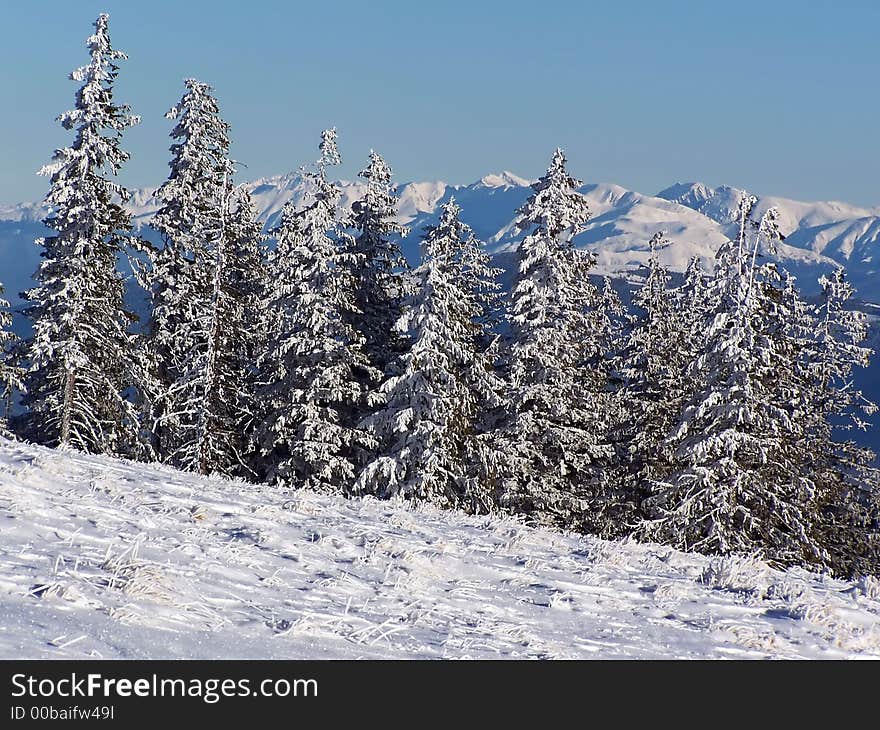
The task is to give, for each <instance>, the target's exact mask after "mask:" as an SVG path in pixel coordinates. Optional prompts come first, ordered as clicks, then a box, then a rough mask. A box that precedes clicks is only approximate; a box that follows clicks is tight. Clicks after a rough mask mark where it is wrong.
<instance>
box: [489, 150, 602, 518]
mask: <svg viewBox="0 0 880 730" xmlns="http://www.w3.org/2000/svg"><path fill="white" fill-rule="evenodd" d="M565 165H566V160H565V155H564V154H563V152H562V150H559V149H557V150H556V152H555V153H554V155H553V159H552V161H551V163H550V166H549V168H548V170H547V172H546V174H545V175H544V176H543V177H542V178H541V179H540V180H538V181H537V182H536V183H534V184H533V185H532V189H533V191H534V192H533V194H532V196H531V197H530V198H529V199H528V200H527V201H526V203H525V204H524V205H523V207H522V208H521V209H520V210H519V218H518V220H517V226H518V227H519V229H520V230H528V231H529V233H528V235H527V236H526V237H525V238H524V239H523V240H522V242H521V243H520V246H519V250H518V253H519V269H518V272H517V277H516V280H515V284H514V287H513V291H512V293H511V295H510V306H509V321H510V327H511V346H510V351H509V353H508V354H507V358H508V360H509V369H510V374H509V378H510V389H511V392H510V403H511V405H510V407H511V411H512V412H511V418H510V421H509V423H508V425H507V427H506V429H505V430H506V434H505V435H504V437H503V438H504V440H505V441H506V442H507V443H508V444H509V446H508V448H507V451H508V455H509V460H508V461H509V463H508V465H507V475H506V477H505V479H504V483H503V485H502V488H501V504H502V506H503V507H505V508H506V509H509V510H511V511H514V512H520V513H525V514H528V515H530V516H531V518H532V519H535V520H537V521H540V522H545V523H551V524H556V525H562V526H565V527H569V528H572V529H583V530H590V531H595V530H598V529H599V527H598V526H597V525H595V524H593V523H592V516H593V514H594V512H595V510H594V507H595V503H596V499H597V497H598V495H600V493H601V492H602V490H603V489H604V488H605V485H604V484H603V481H602V470H601V468H600V467H601V465H602V464H603V463H605V462H606V460H607V459H609V458H610V456H611V448H610V446H609V444H608V443H607V441H606V433H607V430H608V427H609V422H610V420H611V413H610V410H609V406H608V402H607V393H606V392H604V391H605V383H603V382H602V380H603V375H602V373H601V372H598V371H597V370H596V365H597V364H598V363H599V362H600V361H602V360H604V358H605V356H606V355H607V353H604V352H602V351H601V344H600V343H602V342H605V341H607V339H608V335H607V332H605V331H602V322H603V321H606V320H607V315H608V306H607V305H606V303H605V302H604V301H603V297H602V293H601V292H600V291H599V290H598V289H597V287H596V286H595V285H594V284H593V283H591V281H590V279H589V271H590V269H591V267H592V266H593V265H594V262H595V257H594V256H592V255H591V254H588V253H584V252H582V251H579V250H578V249H576V248H574V245H573V238H574V236H575V235H576V234H577V233H578V232H580V231H581V230H582V228H583V226H584V224H585V223H586V221H587V220H588V218H589V216H590V212H589V207H588V205H587V202H586V200H585V199H584V197H583V196H582V195H581V194H580V193H578V190H577V189H578V187H579V185H580V182H579V181H577V180H575V179H573V178H572V177H570V176H569V174H568V172H567V171H566V166H565Z"/></svg>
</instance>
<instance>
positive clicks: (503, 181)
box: [475, 170, 532, 188]
mask: <svg viewBox="0 0 880 730" xmlns="http://www.w3.org/2000/svg"><path fill="white" fill-rule="evenodd" d="M531 184H532V181H531V180H527V179H526V178H524V177H520V176H519V175H515V174H514V173H512V172H510V171H508V170H502V171H501V172H493V173H489V174H488V175H484V176H483V177H481V178H480V179H479V180H478V181H477V183H475V185H477V186H480V187H484V188H524V187H528V186H529V185H531Z"/></svg>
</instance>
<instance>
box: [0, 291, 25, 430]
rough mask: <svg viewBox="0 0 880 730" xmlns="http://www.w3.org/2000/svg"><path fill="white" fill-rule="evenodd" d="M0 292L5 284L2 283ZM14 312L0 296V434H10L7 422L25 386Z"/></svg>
mask: <svg viewBox="0 0 880 730" xmlns="http://www.w3.org/2000/svg"><path fill="white" fill-rule="evenodd" d="M0 294H3V285H2V284H0ZM11 327H12V314H11V312H10V310H9V302H7V301H6V300H5V299H3V298H2V297H0V400H2V410H0V434H5V435H6V434H8V433H9V432H8V430H7V423H8V420H9V415H10V411H11V408H12V399H13V397H14V396H15V393H16V391H20V390H21V389H22V387H23V383H22V379H21V378H22V372H21V367H20V366H19V363H18V358H19V354H20V353H19V345H20V341H19V339H18V338H17V337H16V336H15V333H14V332H13V331H12V329H11Z"/></svg>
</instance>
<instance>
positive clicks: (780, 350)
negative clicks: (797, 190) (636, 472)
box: [644, 197, 830, 567]
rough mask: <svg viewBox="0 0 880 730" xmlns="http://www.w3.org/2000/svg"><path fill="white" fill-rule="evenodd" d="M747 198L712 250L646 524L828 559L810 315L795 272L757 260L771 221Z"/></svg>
mask: <svg viewBox="0 0 880 730" xmlns="http://www.w3.org/2000/svg"><path fill="white" fill-rule="evenodd" d="M754 202H755V201H754V198H751V197H744V198H743V200H742V201H741V204H740V207H739V213H738V215H739V234H738V236H737V238H736V239H735V240H731V241H729V242H728V243H727V244H725V245H724V246H722V248H721V249H720V250H719V252H718V256H717V261H716V270H715V274H714V276H713V278H712V280H711V282H710V285H709V289H708V292H707V299H708V302H709V305H710V306H709V309H708V315H709V317H708V320H707V329H706V345H705V347H704V348H703V350H702V352H701V353H700V355H699V356H698V358H697V359H696V360H695V362H694V364H693V366H692V368H691V369H690V372H689V377H691V378H693V379H694V380H695V381H696V383H697V384H698V388H697V389H696V392H695V395H694V396H693V397H692V398H691V399H690V401H689V403H688V404H687V405H686V408H685V409H684V412H683V414H682V416H681V417H680V419H679V421H678V423H677V424H676V425H675V427H674V428H673V430H672V433H671V436H670V439H669V447H670V448H671V449H672V451H673V467H672V469H671V471H670V473H669V474H668V476H667V477H665V478H663V479H659V480H657V482H656V483H655V484H654V489H653V494H652V496H651V497H650V498H649V499H648V500H647V501H646V504H647V507H648V509H649V511H650V512H651V513H652V517H653V519H652V520H651V521H649V522H648V523H646V525H645V530H644V531H645V534H647V535H648V536H649V537H651V538H653V539H657V540H660V541H663V542H666V543H668V544H670V545H673V546H674V547H678V548H683V549H694V550H700V551H704V552H713V553H731V552H748V553H755V554H759V555H760V556H762V557H763V558H765V559H767V560H769V561H771V562H774V563H776V564H780V565H791V564H804V563H807V564H815V565H820V566H826V567H830V553H829V550H828V545H827V541H826V540H825V539H824V538H823V535H822V529H821V519H820V514H821V509H822V502H823V501H824V500H825V499H826V498H827V495H828V492H827V486H826V485H823V484H822V483H821V479H819V478H817V476H818V474H817V472H816V470H815V463H814V461H813V458H814V452H815V450H816V447H817V442H816V441H815V438H816V437H817V435H818V434H817V430H816V429H817V426H818V425H819V424H820V422H821V421H822V419H823V416H818V417H817V414H816V413H815V412H814V411H815V409H816V408H817V406H818V404H820V403H821V402H822V400H823V397H824V396H823V394H822V387H821V386H820V387H817V386H818V383H815V382H813V383H811V382H810V377H809V371H810V369H811V368H812V367H813V366H812V365H811V364H810V359H811V356H810V351H809V349H808V348H807V347H806V345H807V344H808V342H809V340H810V339H811V338H813V337H814V336H815V335H814V334H813V331H814V329H815V327H814V325H815V323H814V322H813V321H812V320H811V316H812V315H811V313H810V311H809V308H808V307H807V305H806V304H805V303H804V302H803V301H802V300H801V299H800V297H799V295H798V293H797V290H796V289H795V287H794V283H793V279H792V278H791V277H790V276H788V275H787V274H786V273H785V272H783V271H780V270H779V268H778V267H777V266H776V265H775V264H772V263H762V261H761V257H760V253H761V247H762V246H769V247H771V250H772V246H773V244H774V242H775V241H776V240H778V238H779V232H778V230H777V228H776V212H775V210H774V209H770V210H768V211H767V213H766V214H765V215H764V216H763V217H762V219H761V221H760V223H759V224H757V226H755V225H754V224H753V222H752V220H751V217H750V213H751V209H752V206H753V205H754ZM827 415H830V414H826V416H827Z"/></svg>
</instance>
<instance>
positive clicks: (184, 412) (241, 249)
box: [142, 79, 261, 475]
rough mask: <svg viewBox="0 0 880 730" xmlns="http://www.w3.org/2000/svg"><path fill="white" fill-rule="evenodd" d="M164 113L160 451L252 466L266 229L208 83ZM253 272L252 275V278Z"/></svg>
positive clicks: (156, 360) (155, 431)
mask: <svg viewBox="0 0 880 730" xmlns="http://www.w3.org/2000/svg"><path fill="white" fill-rule="evenodd" d="M185 86H186V91H185V93H184V95H183V97H182V98H181V100H180V102H179V103H178V105H177V106H175V107H174V108H172V109H171V110H170V111H169V112H168V114H167V115H166V116H167V117H168V118H169V119H174V120H175V121H176V124H175V126H174V129H173V130H172V132H171V138H172V139H173V140H174V144H172V146H171V153H172V159H171V162H170V163H169V166H170V168H171V173H170V175H169V178H168V180H167V181H166V182H165V183H164V184H163V185H162V187H160V188H159V190H158V191H157V194H156V197H157V198H158V199H159V200H160V201H161V202H162V206H161V208H160V209H159V211H158V212H157V213H156V216H155V218H154V220H153V226H154V228H155V229H156V230H157V231H159V233H160V234H161V235H162V238H163V244H164V245H163V246H162V248H161V249H159V250H155V251H153V252H152V255H151V269H150V271H149V272H148V273H147V274H146V275H145V277H144V278H145V279H146V281H147V283H148V287H149V289H150V292H151V295H152V304H153V306H152V319H151V324H150V331H149V335H148V344H147V350H148V352H149V361H150V363H151V366H152V368H151V377H150V378H149V379H148V380H147V381H146V382H145V383H144V384H143V387H142V392H143V398H144V401H145V409H144V410H145V411H146V412H147V414H148V416H149V424H150V425H149V428H148V429H147V430H148V432H149V434H150V437H151V440H152V445H153V448H154V449H155V451H156V452H157V453H158V455H159V457H160V458H161V459H162V460H164V461H167V462H168V463H170V464H173V465H174V466H177V467H179V468H182V469H187V470H192V471H198V472H200V473H203V474H210V473H219V474H224V475H242V474H246V468H245V462H244V456H243V454H244V451H245V442H244V438H243V435H242V425H243V423H244V422H245V420H246V419H247V417H248V410H249V409H248V408H247V407H244V406H245V404H244V403H243V401H242V392H241V391H242V388H243V387H244V385H245V383H246V382H247V380H248V375H249V372H250V367H251V365H250V363H251V362H252V356H253V349H254V345H253V342H252V338H253V336H254V334H255V332H256V331H257V330H256V329H255V327H256V322H257V321H258V309H257V308H258V305H259V300H260V297H261V292H260V291H259V288H260V273H259V272H260V269H259V267H258V268H256V269H254V270H253V271H251V272H249V273H248V272H246V271H245V269H246V268H247V267H249V266H252V265H254V264H255V263H258V259H259V245H260V243H259V241H260V235H259V227H258V226H257V225H256V223H255V217H254V211H253V206H252V204H251V201H250V199H249V197H248V195H247V194H246V193H245V192H243V191H240V190H236V188H235V186H234V184H233V177H234V174H235V166H234V163H233V162H232V160H230V158H229V145H230V142H229V125H228V124H227V123H226V122H225V121H223V119H222V118H221V116H220V112H219V108H218V104H217V100H216V99H215V98H214V96H213V95H212V93H211V92H212V89H211V87H210V86H208V85H207V84H204V83H201V82H199V81H196V80H195V79H187V80H186V82H185ZM248 276H251V277H253V278H252V279H251V280H250V281H248V280H247V277H248Z"/></svg>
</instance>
